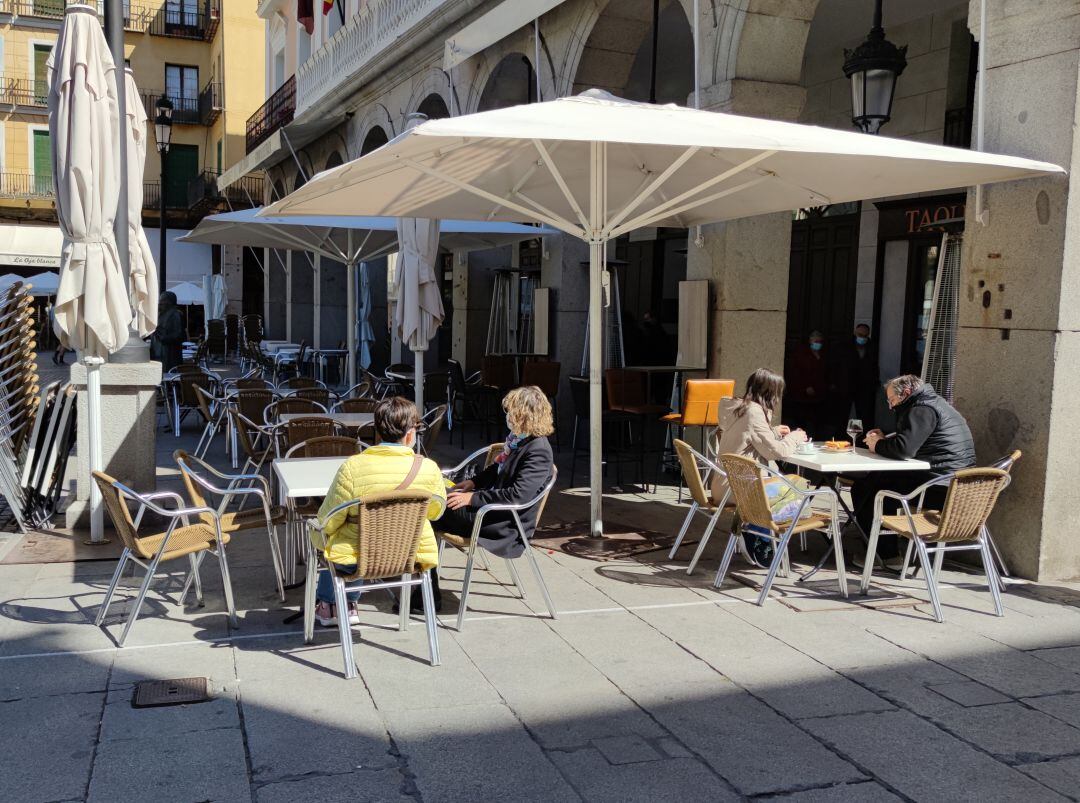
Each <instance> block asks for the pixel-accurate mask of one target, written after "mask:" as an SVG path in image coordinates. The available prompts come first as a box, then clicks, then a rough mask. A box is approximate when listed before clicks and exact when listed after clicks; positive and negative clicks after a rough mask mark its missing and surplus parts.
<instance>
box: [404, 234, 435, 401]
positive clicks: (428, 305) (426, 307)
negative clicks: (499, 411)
mask: <svg viewBox="0 0 1080 803" xmlns="http://www.w3.org/2000/svg"><path fill="white" fill-rule="evenodd" d="M397 228H398V249H399V250H398V276H397V286H398V294H397V302H396V304H395V305H394V325H395V326H397V328H398V334H399V335H400V336H401V342H402V343H404V344H405V345H406V346H408V347H409V349H411V350H412V352H413V365H414V370H415V381H414V383H413V387H414V388H415V391H416V408H417V409H418V410H419V411H420V413H421V414H423V412H424V352H425V351H427V347H428V343H429V342H430V341H431V338H433V337H434V336H435V331H436V330H437V329H438V328H439V324H441V323H442V319H443V305H442V295H441V294H440V293H439V283H438V280H437V279H436V277H435V260H436V259H438V257H439V221H437V220H430V219H428V218H413V217H409V218H401V219H400V220H399V221H398V225H397Z"/></svg>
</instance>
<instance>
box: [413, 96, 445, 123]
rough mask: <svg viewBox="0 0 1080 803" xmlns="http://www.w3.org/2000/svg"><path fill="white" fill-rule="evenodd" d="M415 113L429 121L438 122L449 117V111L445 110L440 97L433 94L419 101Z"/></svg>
mask: <svg viewBox="0 0 1080 803" xmlns="http://www.w3.org/2000/svg"><path fill="white" fill-rule="evenodd" d="M416 111H417V112H419V113H420V114H423V115H426V116H427V118H428V119H429V120H439V119H441V118H443V117H449V116H450V110H449V109H448V108H446V101H445V100H443V99H442V95H437V94H435V93H434V92H432V93H431V94H430V95H428V96H427V97H426V98H424V99H423V100H422V101H420V105H419V106H417V107H416Z"/></svg>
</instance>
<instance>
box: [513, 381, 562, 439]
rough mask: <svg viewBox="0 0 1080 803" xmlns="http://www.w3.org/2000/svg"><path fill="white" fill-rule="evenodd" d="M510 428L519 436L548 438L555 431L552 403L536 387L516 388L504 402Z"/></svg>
mask: <svg viewBox="0 0 1080 803" xmlns="http://www.w3.org/2000/svg"><path fill="white" fill-rule="evenodd" d="M502 407H503V410H505V411H506V416H507V418H508V419H510V426H511V429H513V431H514V433H515V434H517V435H529V436H532V437H536V438H538V437H546V436H548V435H550V434H551V433H552V432H554V431H555V427H554V426H553V425H552V421H551V402H549V401H548V397H547V396H545V395H544V391H542V390H540V388H538V387H536V385H524V386H523V387H520V388H514V389H513V390H512V391H510V392H509V393H507V394H506V396H505V397H504V398H503V401H502Z"/></svg>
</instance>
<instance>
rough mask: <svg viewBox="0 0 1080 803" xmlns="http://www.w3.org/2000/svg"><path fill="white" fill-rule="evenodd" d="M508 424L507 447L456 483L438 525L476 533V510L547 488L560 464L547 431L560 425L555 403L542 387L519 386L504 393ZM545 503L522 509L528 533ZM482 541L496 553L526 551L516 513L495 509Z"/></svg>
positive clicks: (522, 500) (532, 495)
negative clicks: (553, 409)
mask: <svg viewBox="0 0 1080 803" xmlns="http://www.w3.org/2000/svg"><path fill="white" fill-rule="evenodd" d="M503 409H504V410H505V411H506V426H507V428H508V429H509V430H510V435H509V436H508V437H507V439H506V443H505V445H504V446H503V451H502V453H501V454H500V455H499V456H498V457H496V458H495V462H493V463H492V464H491V465H490V466H488V467H487V468H486V469H484V470H483V471H482V472H480V473H479V474H477V475H476V476H475V477H474V478H473V479H471V480H465V481H464V482H461V483H459V484H458V485H456V486H454V488H453V489H452V490H451V491H450V493H449V494H448V495H447V497H446V507H447V510H446V512H445V513H443V516H442V518H441V519H439V522H438V523H437V524H436V529H439V530H442V531H443V532H448V533H453V534H454V535H459V536H461V537H463V538H468V537H469V536H470V535H472V529H473V524H474V523H475V521H476V513H477V511H478V510H479V509H480V508H482V507H483V506H484V505H489V504H492V503H497V504H512V505H519V504H523V503H525V502H531V501H532V500H534V499H535V498H536V497H537V495H538V494H539V493H540V491H541V490H543V488H544V486H545V485H546V484H547V482H548V480H550V479H551V472H552V468H553V466H554V459H553V457H552V454H551V444H550V443H549V442H548V439H547V436H548V435H550V434H551V433H552V432H553V431H554V428H553V426H552V421H551V403H550V402H549V401H548V398H547V396H545V395H544V393H543V391H541V390H540V388H538V387H535V386H526V387H521V388H516V389H515V390H512V391H510V392H509V393H508V394H506V398H504V399H503ZM538 513H539V505H536V506H534V507H531V508H529V509H528V510H524V511H521V512H520V513H519V514H518V515H519V516H520V517H521V526H522V527H523V528H524V529H525V534H526V535H527V536H532V532H533V530H534V529H535V528H536V516H537V514H538ZM480 545H481V546H483V547H484V549H486V550H488V551H489V552H491V553H492V554H494V555H498V556H500V557H504V558H516V557H518V556H519V555H521V554H522V553H523V552H524V544H523V543H522V541H521V538H520V537H519V536H518V530H517V526H516V525H515V523H514V517H513V514H512V513H510V512H509V511H501V510H497V511H492V512H491V513H488V514H486V515H485V516H484V520H483V524H482V525H481V527H480Z"/></svg>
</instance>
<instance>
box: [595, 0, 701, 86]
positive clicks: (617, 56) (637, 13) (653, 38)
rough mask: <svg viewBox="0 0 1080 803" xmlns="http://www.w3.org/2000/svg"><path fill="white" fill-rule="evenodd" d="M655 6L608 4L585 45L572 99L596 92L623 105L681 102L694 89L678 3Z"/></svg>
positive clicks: (646, 0)
mask: <svg viewBox="0 0 1080 803" xmlns="http://www.w3.org/2000/svg"><path fill="white" fill-rule="evenodd" d="M658 6H659V7H658V8H657V7H656V6H654V5H653V0H619V1H618V2H609V3H608V4H607V6H606V7H605V8H604V10H603V12H601V14H600V17H599V19H597V21H596V25H594V26H593V29H592V31H590V32H589V38H588V40H586V42H585V49H584V50H583V51H582V54H581V60H580V62H579V63H578V68H577V73H576V75H575V76H574V93H575V94H576V93H578V92H583V91H585V90H586V89H589V88H591V87H598V88H600V89H606V90H607V91H608V92H611V93H612V94H614V95H618V96H619V97H622V98H627V99H628V100H642V101H651V102H653V103H678V104H680V105H683V104H685V103H686V101H687V98H688V97H689V96H690V94H691V93H692V92H693V90H694V64H693V57H694V56H693V54H694V42H693V33H692V31H691V29H690V21H689V20H688V19H687V18H686V12H685V11H684V10H683V7H682V5H681V4H680V3H679V2H678V0H662V1H661V2H660V3H659V4H658ZM654 12H656V14H655V19H654ZM654 45H655V47H654ZM654 50H655V58H654V56H653V53H654Z"/></svg>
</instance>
